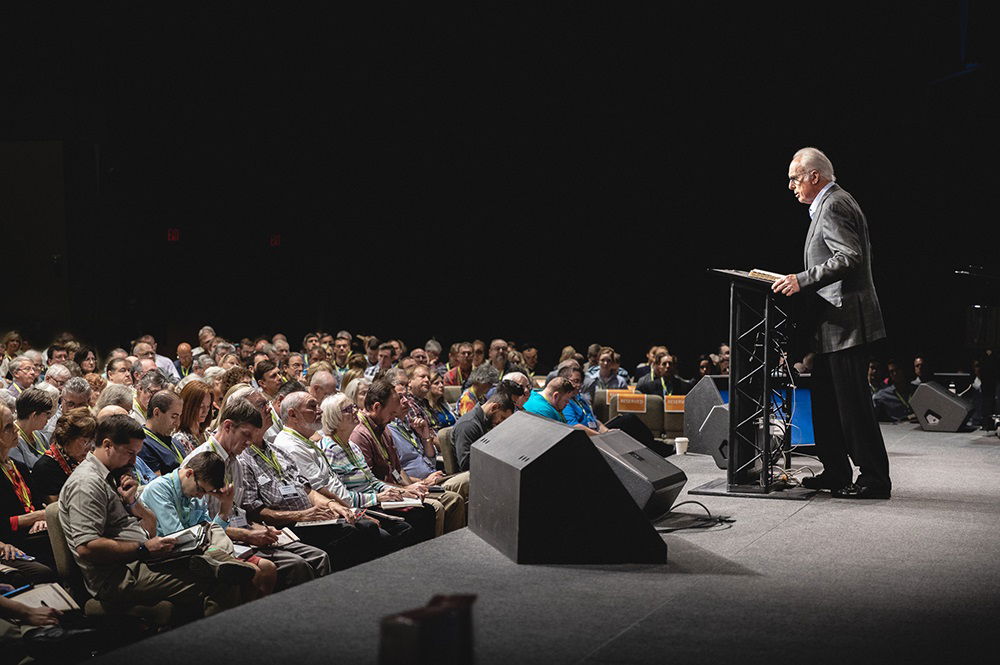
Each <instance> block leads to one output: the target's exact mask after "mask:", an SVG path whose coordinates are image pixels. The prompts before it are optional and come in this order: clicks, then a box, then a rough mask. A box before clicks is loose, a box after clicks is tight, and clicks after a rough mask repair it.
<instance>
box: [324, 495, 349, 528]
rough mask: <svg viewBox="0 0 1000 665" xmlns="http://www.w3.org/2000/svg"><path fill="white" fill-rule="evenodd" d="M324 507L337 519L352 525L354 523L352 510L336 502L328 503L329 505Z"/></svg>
mask: <svg viewBox="0 0 1000 665" xmlns="http://www.w3.org/2000/svg"><path fill="white" fill-rule="evenodd" d="M326 507H327V509H328V510H329V511H330V512H331V513H333V514H334V515H336V516H337V517H343V518H344V519H345V520H347V523H348V524H354V521H355V519H356V517H355V515H354V508H349V507H347V506H345V505H342V504H340V503H338V502H336V501H330V502H329V503H327V504H326Z"/></svg>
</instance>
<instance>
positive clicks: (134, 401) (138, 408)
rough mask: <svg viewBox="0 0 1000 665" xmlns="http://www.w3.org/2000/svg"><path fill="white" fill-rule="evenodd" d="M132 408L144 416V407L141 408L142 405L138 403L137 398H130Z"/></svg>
mask: <svg viewBox="0 0 1000 665" xmlns="http://www.w3.org/2000/svg"><path fill="white" fill-rule="evenodd" d="M132 408H133V409H134V410H135V412H136V413H138V414H139V415H140V416H142V417H143V418H144V419H145V418H146V409H144V408H142V405H141V404H139V400H138V399H136V398H134V397H133V398H132Z"/></svg>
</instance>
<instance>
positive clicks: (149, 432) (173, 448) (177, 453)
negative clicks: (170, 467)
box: [142, 427, 184, 464]
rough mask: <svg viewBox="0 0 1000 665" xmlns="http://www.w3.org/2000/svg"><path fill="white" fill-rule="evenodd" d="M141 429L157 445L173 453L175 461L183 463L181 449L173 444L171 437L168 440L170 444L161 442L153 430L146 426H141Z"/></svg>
mask: <svg viewBox="0 0 1000 665" xmlns="http://www.w3.org/2000/svg"><path fill="white" fill-rule="evenodd" d="M142 431H143V432H145V433H146V436H148V437H149V438H151V439H152V440H153V441H155V442H156V443H157V445H159V446H160V447H161V448H163V449H164V450H165V451H167V452H168V453H173V454H174V457H176V458H177V463H178V464H183V463H184V456H183V455H181V451H180V450H178V449H177V446H175V445H174V441H173V439H171V440H170V445H167V444H166V443H164V442H163V439H161V438H160V437H158V436H157V435H156V434H155V433H154V432H153V430H151V429H149V428H148V427H143V428H142Z"/></svg>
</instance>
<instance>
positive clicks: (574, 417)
mask: <svg viewBox="0 0 1000 665" xmlns="http://www.w3.org/2000/svg"><path fill="white" fill-rule="evenodd" d="M558 376H561V377H563V378H565V379H569V381H570V383H572V384H573V387H574V388H575V389H576V390H577V391H579V389H580V387H581V386H582V385H583V370H581V369H580V366H579V365H576V364H573V365H567V366H566V367H563V368H562V369H560V370H559V374H558ZM562 415H563V418H565V419H566V424H567V425H581V426H583V427H585V428H587V429H588V430H590V431H592V432H601V433H603V432H607V431H608V428H607V427H605V426H604V423H602V422H601V421H599V420H598V419H597V416H595V415H594V410H593V409H592V408H591V407H590V403H588V402H587V400H585V399H583V398H582V397H580V394H579V392H574V394H573V397H572V398H570V400H569V403H568V404H567V405H566V408H564V409H563V411H562Z"/></svg>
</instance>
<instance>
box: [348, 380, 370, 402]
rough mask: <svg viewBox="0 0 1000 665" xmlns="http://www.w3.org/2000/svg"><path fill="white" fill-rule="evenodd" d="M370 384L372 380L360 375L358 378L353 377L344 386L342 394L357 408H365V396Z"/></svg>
mask: <svg viewBox="0 0 1000 665" xmlns="http://www.w3.org/2000/svg"><path fill="white" fill-rule="evenodd" d="M371 384H372V380H371V379H368V378H365V377H361V378H360V379H355V380H353V381H351V382H350V383H348V384H347V385H346V386H345V387H344V394H345V395H347V398H348V399H349V400H351V402H353V403H354V405H355V406H356V407H358V409H363V408H365V396H366V395H367V394H368V387H369V386H370V385H371Z"/></svg>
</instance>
